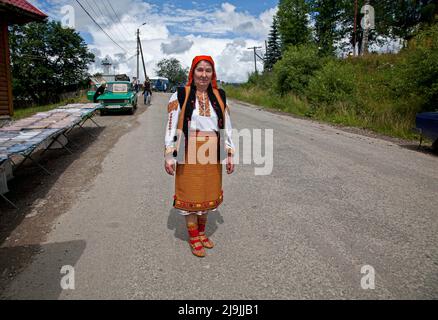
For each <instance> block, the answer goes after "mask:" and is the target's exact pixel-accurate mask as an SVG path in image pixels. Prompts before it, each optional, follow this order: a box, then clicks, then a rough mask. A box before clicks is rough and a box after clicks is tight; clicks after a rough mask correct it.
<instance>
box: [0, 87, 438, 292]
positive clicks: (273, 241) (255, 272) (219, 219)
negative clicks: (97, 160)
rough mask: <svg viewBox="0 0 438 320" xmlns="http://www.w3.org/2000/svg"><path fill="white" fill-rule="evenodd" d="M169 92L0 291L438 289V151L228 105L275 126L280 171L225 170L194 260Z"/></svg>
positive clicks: (252, 125) (253, 124) (239, 124)
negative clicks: (172, 139) (177, 204)
mask: <svg viewBox="0 0 438 320" xmlns="http://www.w3.org/2000/svg"><path fill="white" fill-rule="evenodd" d="M168 98H169V95H165V94H155V95H154V98H153V104H152V105H151V106H150V107H149V108H148V109H147V110H146V111H145V112H142V113H138V114H137V115H135V117H137V118H136V121H137V122H138V123H137V125H135V126H132V128H131V129H130V130H128V131H127V132H126V133H125V134H124V135H123V136H122V137H120V139H119V140H118V141H117V142H116V143H115V144H114V145H113V146H112V147H111V148H110V149H109V150H108V152H107V153H106V156H105V157H104V159H103V160H102V163H101V170H100V172H99V173H98V174H97V175H96V177H95V178H94V179H93V181H92V182H91V184H90V186H89V187H88V188H87V189H86V190H85V191H84V192H80V193H78V195H77V197H76V198H75V199H74V201H73V203H72V205H71V207H70V208H69V209H68V210H66V211H65V212H61V213H60V215H59V217H58V218H57V219H56V220H55V221H54V222H53V228H52V229H51V231H50V232H49V234H48V235H47V238H46V241H45V242H44V243H41V244H35V245H38V248H39V249H40V250H38V253H36V254H35V255H34V257H33V259H32V261H31V262H30V263H29V264H28V265H27V267H25V268H24V269H23V270H22V271H21V272H20V273H19V274H17V275H16V276H15V277H14V278H13V279H12V280H11V281H10V283H9V284H8V286H7V288H4V290H3V292H2V293H1V296H2V298H9V299H25V298H27V299H29V298H30V299H35V298H37V299H89V298H92V299H423V298H424V299H437V298H438V232H437V231H438V218H437V214H438V197H437V195H438V157H437V156H433V155H430V154H425V153H421V152H417V151H415V150H411V149H410V148H406V147H401V146H399V145H398V144H397V143H394V142H388V141H387V140H382V139H376V138H372V137H367V136H363V135H358V134H353V133H349V132H345V131H341V130H340V129H337V128H333V127H330V126H328V125H323V124H319V123H316V122H311V121H307V120H302V119H296V118H293V117H289V116H286V115H280V114H274V113H270V112H266V111H261V110H258V109H257V108H253V107H250V106H244V105H242V104H239V103H236V102H231V103H230V105H231V110H232V122H233V125H234V127H235V128H236V129H239V130H241V129H245V128H246V129H250V130H252V129H273V144H272V146H273V170H272V173H271V174H269V175H264V176H260V175H255V168H256V167H261V165H259V164H245V165H244V164H239V165H237V167H236V172H235V173H234V174H233V175H231V176H229V175H226V174H225V175H224V183H223V186H224V199H225V201H224V203H223V205H222V206H221V207H220V210H219V211H218V212H215V213H212V214H210V219H209V222H208V228H207V234H210V235H211V239H212V240H213V241H214V242H215V244H216V247H215V248H214V249H212V250H209V251H207V257H205V258H202V259H200V258H197V257H195V256H193V255H192V254H191V253H190V249H189V246H188V244H187V235H186V229H185V224H184V219H183V218H182V217H180V216H178V215H177V214H176V213H175V211H174V210H173V209H172V206H171V205H172V196H173V178H171V177H170V176H168V175H167V174H166V173H165V171H164V168H163V136H164V130H165V122H166V117H167V100H168ZM140 108H145V107H144V106H140ZM97 120H99V118H97ZM118 121H119V120H118ZM108 125H111V124H108ZM268 144H269V143H268ZM256 145H257V144H256ZM262 145H263V146H264V144H262ZM87 152H89V151H88V150H87V151H84V153H85V154H86V153H87ZM85 154H84V156H85ZM90 165H91V164H90ZM66 170H68V168H67V169H66ZM65 265H71V266H73V267H74V289H73V290H72V289H67V290H64V289H62V288H61V285H60V282H61V279H62V277H63V276H64V274H61V268H62V267H63V266H65ZM364 266H370V267H372V269H364V270H363V269H362V268H363V267H364ZM370 270H373V271H374V276H375V277H374V289H364V288H362V286H361V283H362V284H363V283H364V279H368V282H366V283H367V284H369V285H372V284H373V282H372V281H371V280H369V279H370V278H369V277H371V276H372V275H373V274H372V272H371V271H370ZM361 271H364V273H361ZM67 273H68V274H69V275H72V273H71V272H67ZM364 276H365V277H367V278H364V279H363V277H364Z"/></svg>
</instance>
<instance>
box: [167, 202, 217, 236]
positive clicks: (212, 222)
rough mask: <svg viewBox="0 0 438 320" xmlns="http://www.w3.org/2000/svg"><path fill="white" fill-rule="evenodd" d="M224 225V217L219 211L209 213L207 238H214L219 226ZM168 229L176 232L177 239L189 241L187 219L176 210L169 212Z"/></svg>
mask: <svg viewBox="0 0 438 320" xmlns="http://www.w3.org/2000/svg"><path fill="white" fill-rule="evenodd" d="M223 223H224V218H223V217H222V215H221V213H220V211H219V210H216V211H210V212H209V213H208V221H207V228H206V234H207V236H212V235H213V234H214V233H215V232H216V231H217V229H218V227H219V224H223ZM167 228H168V229H169V230H172V231H173V230H174V231H175V234H174V236H175V238H177V239H180V240H183V241H188V240H189V236H188V234H187V227H186V219H185V217H183V216H182V215H180V214H179V213H178V211H177V210H176V209H175V208H172V209H171V210H170V211H169V218H168V220H167Z"/></svg>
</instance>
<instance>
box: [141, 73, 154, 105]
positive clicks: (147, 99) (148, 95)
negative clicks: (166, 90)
mask: <svg viewBox="0 0 438 320" xmlns="http://www.w3.org/2000/svg"><path fill="white" fill-rule="evenodd" d="M143 97H144V104H145V105H149V104H150V103H151V99H152V90H151V82H150V81H149V79H146V81H145V82H144V84H143Z"/></svg>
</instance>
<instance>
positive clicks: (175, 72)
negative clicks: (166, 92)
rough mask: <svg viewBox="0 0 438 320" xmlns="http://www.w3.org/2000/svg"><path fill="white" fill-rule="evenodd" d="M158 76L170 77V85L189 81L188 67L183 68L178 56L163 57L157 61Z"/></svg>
mask: <svg viewBox="0 0 438 320" xmlns="http://www.w3.org/2000/svg"><path fill="white" fill-rule="evenodd" d="M155 72H156V73H157V76H159V77H165V78H167V79H169V83H170V86H174V85H178V84H181V83H185V82H187V75H188V73H189V69H188V68H185V69H184V68H183V67H182V66H181V63H180V62H179V60H178V59H176V58H170V59H162V60H161V61H160V62H158V63H157V69H156V70H155Z"/></svg>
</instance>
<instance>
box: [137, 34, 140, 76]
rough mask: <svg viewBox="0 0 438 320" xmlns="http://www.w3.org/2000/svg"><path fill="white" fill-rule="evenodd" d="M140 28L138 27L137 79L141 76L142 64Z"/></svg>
mask: <svg viewBox="0 0 438 320" xmlns="http://www.w3.org/2000/svg"><path fill="white" fill-rule="evenodd" d="M139 59H140V29H137V81H138V77H139V64H140V60H139Z"/></svg>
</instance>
